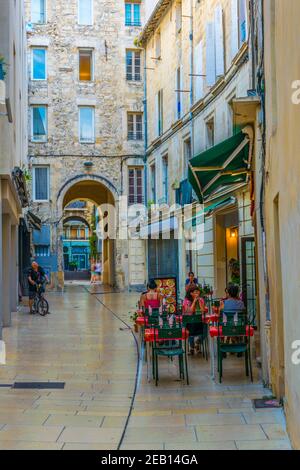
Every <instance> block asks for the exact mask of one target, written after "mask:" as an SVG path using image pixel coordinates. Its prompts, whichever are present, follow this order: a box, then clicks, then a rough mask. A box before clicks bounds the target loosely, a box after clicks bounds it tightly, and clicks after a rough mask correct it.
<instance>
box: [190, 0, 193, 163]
mask: <svg viewBox="0 0 300 470" xmlns="http://www.w3.org/2000/svg"><path fill="white" fill-rule="evenodd" d="M193 7H194V1H193V0H190V37H189V39H190V75H191V79H190V108H191V107H192V106H193V104H194V77H193V73H194V19H193V14H194V11H193V10H194V8H193ZM190 119H191V154H192V156H194V120H193V114H192V112H191V111H190Z"/></svg>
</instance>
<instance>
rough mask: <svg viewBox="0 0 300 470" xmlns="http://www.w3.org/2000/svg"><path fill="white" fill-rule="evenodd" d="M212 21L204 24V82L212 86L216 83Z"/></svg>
mask: <svg viewBox="0 0 300 470" xmlns="http://www.w3.org/2000/svg"><path fill="white" fill-rule="evenodd" d="M214 26H215V25H214V23H211V22H210V23H207V24H206V84H207V86H213V85H214V84H215V83H216V53H215V50H216V49H215V27H214Z"/></svg>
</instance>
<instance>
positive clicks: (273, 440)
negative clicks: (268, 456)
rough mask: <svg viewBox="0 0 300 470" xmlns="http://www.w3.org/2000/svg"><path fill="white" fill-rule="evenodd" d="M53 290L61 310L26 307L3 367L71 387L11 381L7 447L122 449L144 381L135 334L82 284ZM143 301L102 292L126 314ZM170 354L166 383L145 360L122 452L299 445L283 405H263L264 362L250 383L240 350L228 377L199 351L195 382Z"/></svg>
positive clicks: (3, 434)
mask: <svg viewBox="0 0 300 470" xmlns="http://www.w3.org/2000/svg"><path fill="white" fill-rule="evenodd" d="M48 295H49V301H50V306H51V311H52V312H53V313H52V315H51V316H49V317H47V318H41V317H35V316H29V315H27V314H25V313H17V314H14V315H13V327H12V328H9V329H5V331H4V334H5V338H4V339H5V341H6V347H7V359H8V363H7V365H5V366H3V367H2V366H1V367H0V383H13V382H14V381H47V380H50V381H64V382H65V388H64V389H63V390H28V389H27V390H15V389H11V388H5V389H2V388H1V389H0V423H1V424H0V449H50V450H56V449H63V450H76V449H78V450H89V449H90V450H114V449H116V448H117V446H118V443H119V439H120V437H121V435H122V432H123V427H124V424H125V422H126V420H127V415H128V410H129V406H130V403H131V397H132V393H133V389H134V384H135V373H136V358H137V355H136V349H135V342H134V339H133V337H132V334H131V332H130V331H128V330H125V331H121V330H120V327H121V326H120V325H121V324H120V322H119V320H118V319H117V318H115V317H114V316H112V314H111V313H110V312H109V311H108V310H107V309H105V308H104V307H103V306H102V305H100V304H99V303H98V302H97V299H96V297H95V296H90V295H89V294H88V293H87V292H86V290H84V289H83V288H82V287H81V286H79V285H78V286H76V287H68V288H67V290H66V292H65V294H64V295H61V294H56V293H49V294H48ZM136 299H137V296H136V294H134V293H132V294H126V295H124V294H104V295H102V296H101V300H102V301H103V302H105V303H107V305H109V306H110V308H112V310H114V311H115V312H117V313H118V314H120V315H121V316H122V318H124V319H125V321H127V320H128V321H129V319H128V317H129V315H128V313H127V312H128V311H129V310H133V309H134V307H135V305H136ZM75 306H76V307H77V308H76V309H75V308H74V307H75ZM124 312H126V313H124ZM104 331H110V334H109V335H107V334H103V332H104ZM160 359H161V360H160V363H159V373H160V380H159V384H158V386H157V387H156V386H155V384H154V383H153V381H150V382H148V380H147V377H146V366H145V364H143V368H142V371H141V377H140V382H139V387H138V390H137V395H136V399H135V402H134V407H133V412H132V416H131V418H130V420H129V425H128V429H127V432H126V435H125V439H124V442H123V445H122V449H124V450H127V449H129V450H138V449H144V450H163V449H165V450H205V449H212V450H218V449H219V450H221V449H224V450H225V449H228V450H229V449H232V450H237V449H288V448H289V447H290V443H289V440H288V438H287V435H286V432H285V422H284V416H283V414H282V412H281V411H279V412H278V411H277V410H275V411H274V410H254V408H253V404H252V399H253V398H261V397H262V396H264V395H268V394H270V391H269V390H268V389H265V388H264V387H263V386H262V384H261V383H260V382H259V370H258V369H255V370H254V376H255V382H254V383H250V381H249V379H248V378H246V377H245V374H244V369H243V361H242V360H240V359H237V358H236V357H231V356H230V357H228V358H227V359H226V361H224V368H225V370H224V380H223V383H222V384H219V383H218V382H213V381H212V380H211V378H210V363H209V361H208V362H207V361H206V360H204V359H203V358H202V357H201V356H199V355H197V356H194V357H193V358H189V372H190V374H189V375H190V382H191V383H190V386H187V385H186V384H185V383H183V382H181V381H179V380H178V364H177V362H176V360H175V361H173V362H172V363H171V362H170V361H168V360H166V359H165V358H160Z"/></svg>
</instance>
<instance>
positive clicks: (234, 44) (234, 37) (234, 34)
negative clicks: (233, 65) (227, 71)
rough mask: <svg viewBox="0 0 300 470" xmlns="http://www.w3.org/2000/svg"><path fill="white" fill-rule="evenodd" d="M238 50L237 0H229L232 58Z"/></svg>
mask: <svg viewBox="0 0 300 470" xmlns="http://www.w3.org/2000/svg"><path fill="white" fill-rule="evenodd" d="M238 50H239V31H238V0H231V58H232V59H233V58H234V57H235V56H236V54H237V53H238Z"/></svg>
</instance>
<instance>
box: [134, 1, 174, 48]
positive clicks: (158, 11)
mask: <svg viewBox="0 0 300 470" xmlns="http://www.w3.org/2000/svg"><path fill="white" fill-rule="evenodd" d="M171 4H172V0H159V2H158V3H157V5H156V7H155V8H154V10H153V12H152V15H151V16H150V18H149V20H148V21H147V23H146V25H145V26H144V28H143V31H142V33H141V35H140V37H139V40H140V41H139V42H140V45H141V46H143V47H144V46H145V45H146V43H147V42H148V40H149V38H150V37H151V36H152V34H153V32H154V31H155V30H156V28H157V26H158V25H159V23H160V20H161V19H162V17H163V15H164V14H165V12H166V10H167V9H168V8H169V6H170V5H171Z"/></svg>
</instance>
